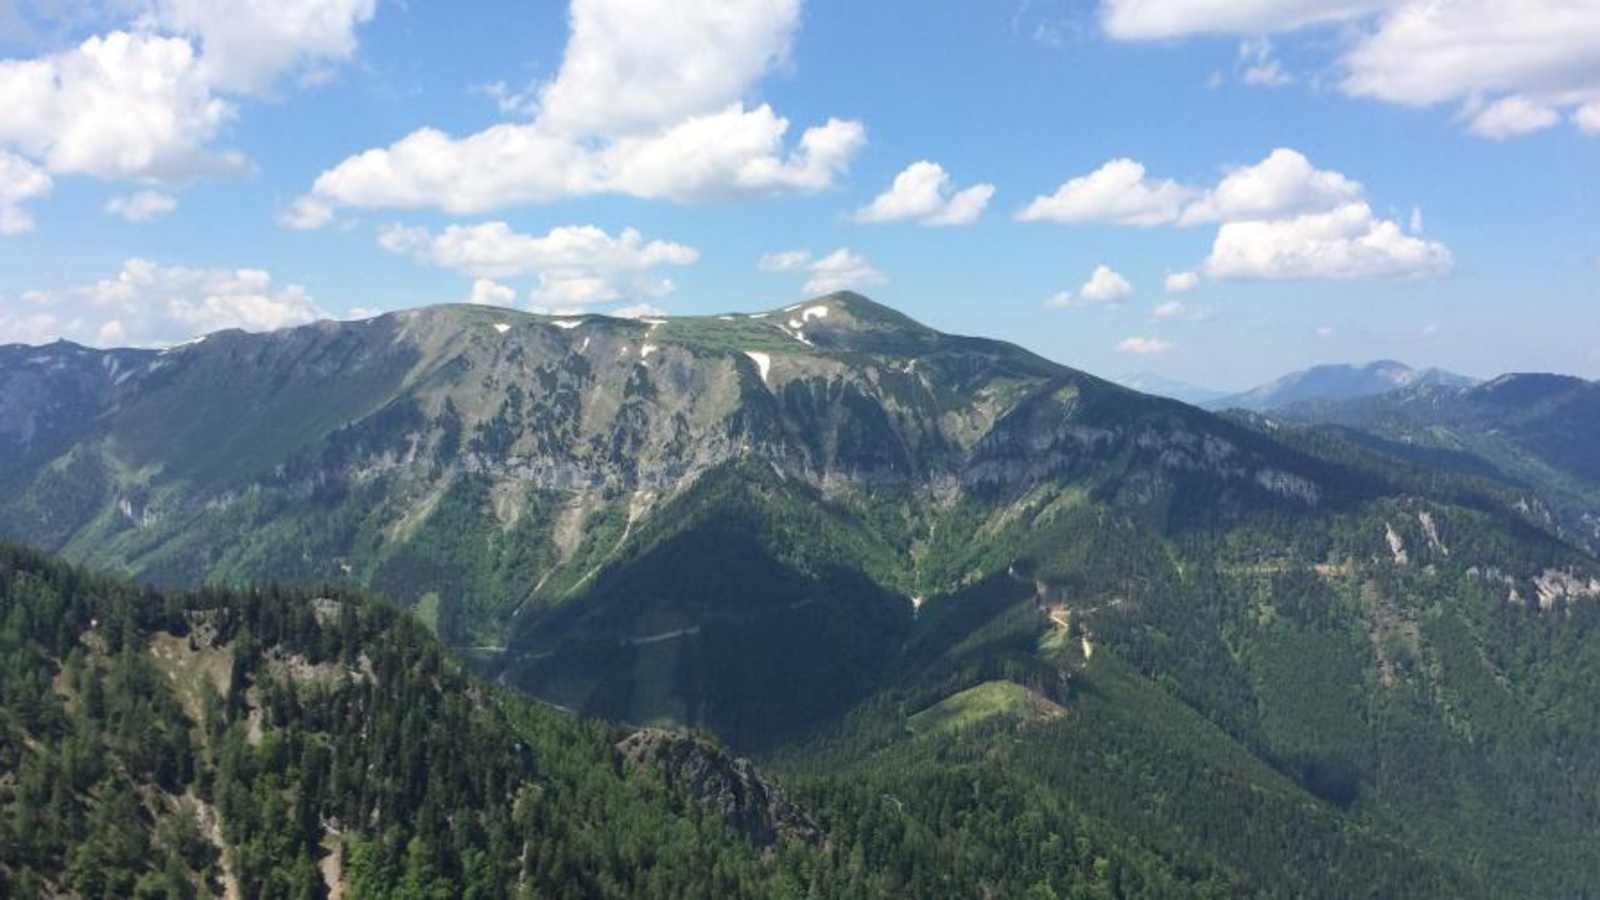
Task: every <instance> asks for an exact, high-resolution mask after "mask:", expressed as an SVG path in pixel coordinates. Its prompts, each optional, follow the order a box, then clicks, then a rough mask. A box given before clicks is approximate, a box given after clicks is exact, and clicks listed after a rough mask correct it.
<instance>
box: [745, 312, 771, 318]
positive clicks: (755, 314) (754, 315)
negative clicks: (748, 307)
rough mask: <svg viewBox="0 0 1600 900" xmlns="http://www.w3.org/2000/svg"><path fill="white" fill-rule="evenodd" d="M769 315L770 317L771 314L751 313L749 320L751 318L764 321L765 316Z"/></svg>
mask: <svg viewBox="0 0 1600 900" xmlns="http://www.w3.org/2000/svg"><path fill="white" fill-rule="evenodd" d="M770 315H772V313H751V314H750V318H752V319H765V318H766V317H767V316H770Z"/></svg>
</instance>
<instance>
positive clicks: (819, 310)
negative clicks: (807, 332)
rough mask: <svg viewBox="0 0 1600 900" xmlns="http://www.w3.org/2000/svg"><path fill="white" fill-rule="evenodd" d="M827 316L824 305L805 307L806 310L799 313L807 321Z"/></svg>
mask: <svg viewBox="0 0 1600 900" xmlns="http://www.w3.org/2000/svg"><path fill="white" fill-rule="evenodd" d="M827 317H828V308H827V307H826V306H811V307H807V308H806V311H805V312H803V313H801V314H800V318H801V319H803V320H805V321H807V322H809V321H811V320H812V319H826V318H827Z"/></svg>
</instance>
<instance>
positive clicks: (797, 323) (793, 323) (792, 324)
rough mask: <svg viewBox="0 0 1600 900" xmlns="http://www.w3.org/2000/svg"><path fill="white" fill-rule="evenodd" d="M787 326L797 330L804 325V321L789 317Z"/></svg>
mask: <svg viewBox="0 0 1600 900" xmlns="http://www.w3.org/2000/svg"><path fill="white" fill-rule="evenodd" d="M789 327H790V328H793V329H796V330H798V329H801V328H804V327H806V323H804V322H802V321H800V320H799V319H790V320H789Z"/></svg>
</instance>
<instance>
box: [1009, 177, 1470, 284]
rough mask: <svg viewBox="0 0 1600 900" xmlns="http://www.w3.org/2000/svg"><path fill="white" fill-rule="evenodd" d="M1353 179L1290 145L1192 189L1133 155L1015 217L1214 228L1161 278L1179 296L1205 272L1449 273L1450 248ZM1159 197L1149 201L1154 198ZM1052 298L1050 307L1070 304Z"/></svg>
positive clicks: (1272, 275) (1294, 275)
mask: <svg viewBox="0 0 1600 900" xmlns="http://www.w3.org/2000/svg"><path fill="white" fill-rule="evenodd" d="M1365 193H1366V192H1365V189H1364V188H1363V187H1362V185H1361V183H1360V182H1358V181H1355V180H1354V179H1351V178H1349V177H1347V176H1346V175H1344V174H1343V173H1340V172H1336V171H1332V170H1328V169H1318V168H1317V167H1316V166H1314V165H1313V164H1312V163H1311V161H1310V160H1309V159H1307V158H1306V156H1305V155H1304V154H1302V153H1300V152H1299V151H1297V150H1293V149H1290V148H1286V147H1280V148H1278V149H1276V150H1273V151H1272V152H1271V153H1269V154H1268V155H1267V157H1266V158H1265V159H1263V160H1261V161H1260V162H1258V163H1255V164H1253V165H1249V166H1242V167H1239V168H1235V169H1233V170H1231V171H1229V172H1228V173H1227V174H1226V175H1224V176H1223V177H1222V179H1221V180H1220V181H1218V183H1217V184H1216V186H1215V187H1213V188H1210V189H1200V188H1195V187H1187V186H1184V185H1180V184H1178V183H1177V182H1173V181H1158V180H1154V179H1151V178H1148V177H1147V176H1146V175H1145V170H1144V167H1143V166H1141V165H1139V164H1138V163H1136V162H1133V161H1132V160H1117V161H1114V162H1113V163H1108V164H1107V165H1105V166H1102V167H1101V168H1100V169H1099V170H1097V171H1096V172H1094V173H1091V174H1090V175H1086V176H1082V177H1080V178H1074V179H1072V180H1070V181H1068V182H1067V183H1066V184H1065V185H1063V186H1062V188H1061V189H1060V190H1059V191H1057V192H1056V194H1055V195H1053V196H1050V197H1041V198H1039V199H1037V200H1035V201H1034V203H1033V205H1032V206H1030V207H1029V208H1028V209H1027V210H1024V211H1023V213H1022V214H1021V215H1020V216H1019V218H1021V219H1024V220H1025V221H1027V220H1035V219H1040V218H1050V219H1052V220H1053V221H1064V222H1104V223H1110V224H1122V225H1144V226H1149V225H1179V226H1195V225H1205V224H1219V226H1220V227H1219V228H1218V231H1217V235H1216V238H1215V240H1214V241H1213V243H1212V249H1211V254H1210V256H1209V257H1208V258H1207V259H1206V261H1205V263H1204V264H1203V265H1202V266H1201V270H1200V272H1181V273H1177V274H1175V275H1170V276H1168V277H1167V279H1166V288H1167V290H1168V291H1169V292H1172V293H1181V292H1182V291H1185V290H1190V289H1192V288H1194V287H1195V286H1196V285H1197V284H1198V283H1199V276H1200V274H1204V275H1206V276H1209V277H1211V278H1218V279H1226V278H1271V279H1279V278H1330V279H1341V278H1382V277H1400V276H1437V275H1442V274H1444V273H1446V272H1448V271H1450V269H1451V266H1452V262H1453V261H1452V257H1451V254H1450V250H1449V249H1448V248H1447V247H1445V246H1444V245H1443V244H1440V243H1438V242H1435V241H1427V240H1423V239H1422V238H1421V237H1420V225H1421V216H1420V214H1419V215H1417V216H1416V217H1414V222H1415V224H1416V225H1417V226H1418V227H1417V228H1413V229H1412V233H1410V234H1407V233H1406V232H1405V231H1404V230H1402V229H1401V227H1400V226H1399V224H1397V223H1395V222H1393V221H1389V220H1386V219H1379V218H1378V217H1377V216H1375V215H1374V214H1373V212H1372V209H1371V207H1370V206H1369V205H1368V203H1367V202H1366V199H1365ZM1157 197H1159V198H1160V202H1156V200H1154V199H1153V198H1157ZM1083 301H1084V298H1083V296H1082V294H1081V292H1080V294H1079V295H1078V296H1076V297H1075V296H1073V295H1071V294H1058V295H1056V297H1054V298H1052V300H1051V305H1056V306H1060V305H1078V304H1080V303H1082V302H1083Z"/></svg>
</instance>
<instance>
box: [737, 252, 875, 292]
mask: <svg viewBox="0 0 1600 900" xmlns="http://www.w3.org/2000/svg"><path fill="white" fill-rule="evenodd" d="M756 268H758V269H760V270H761V271H763V272H783V273H796V274H803V275H805V276H806V281H805V292H806V293H808V294H831V293H833V292H834V291H844V290H859V289H863V288H869V287H872V286H874V285H879V284H886V283H887V282H888V281H889V279H888V278H887V277H886V276H885V275H884V274H883V273H882V272H880V271H878V270H877V269H876V268H875V267H874V266H873V265H872V263H870V262H868V261H867V258H866V257H865V256H862V255H861V254H860V253H857V252H856V251H854V250H851V249H850V248H849V247H840V248H839V249H837V250H835V251H833V252H832V253H829V254H828V255H827V256H822V257H814V256H813V255H812V253H811V251H810V250H780V251H778V252H775V253H768V254H765V255H763V256H762V257H761V259H760V260H758V261H757V262H756Z"/></svg>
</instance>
